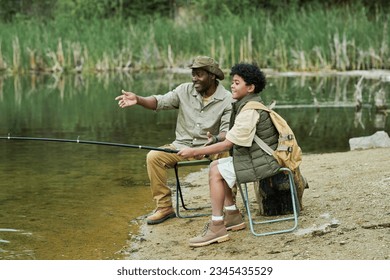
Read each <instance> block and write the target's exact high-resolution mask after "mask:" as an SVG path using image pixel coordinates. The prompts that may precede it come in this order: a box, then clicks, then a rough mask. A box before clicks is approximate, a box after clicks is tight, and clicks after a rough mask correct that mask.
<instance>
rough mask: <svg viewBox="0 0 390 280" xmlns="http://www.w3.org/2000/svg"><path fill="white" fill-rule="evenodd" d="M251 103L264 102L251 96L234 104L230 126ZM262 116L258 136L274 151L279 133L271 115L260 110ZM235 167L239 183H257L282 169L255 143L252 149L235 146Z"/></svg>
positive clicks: (258, 125) (257, 130)
mask: <svg viewBox="0 0 390 280" xmlns="http://www.w3.org/2000/svg"><path fill="white" fill-rule="evenodd" d="M249 101H259V102H262V100H261V98H260V95H258V94H250V95H248V96H245V97H244V98H243V99H241V100H239V101H237V102H236V103H234V104H233V111H232V117H231V120H230V126H231V127H232V126H233V125H234V120H235V119H236V116H237V115H238V114H239V113H240V111H241V109H242V108H243V107H244V106H245V104H246V103H247V102H249ZM258 112H259V114H260V119H259V122H258V123H257V127H256V134H257V136H259V137H260V138H261V139H263V141H264V142H265V143H267V144H268V146H270V147H271V148H272V149H276V146H277V145H278V138H279V133H278V131H277V130H276V128H275V126H274V125H273V123H272V121H271V118H270V116H269V113H268V112H266V111H263V110H258ZM232 156H233V165H234V170H235V173H236V176H237V183H239V184H241V183H248V182H255V181H258V180H261V179H264V178H267V177H270V176H272V175H274V174H276V173H277V171H278V170H279V168H280V167H281V166H280V165H279V164H278V162H277V161H276V159H275V158H274V157H273V156H270V155H268V154H267V153H266V152H264V151H263V150H262V149H261V148H260V147H259V146H258V145H257V144H256V143H255V142H253V144H252V146H251V147H242V146H238V145H234V146H233V150H232Z"/></svg>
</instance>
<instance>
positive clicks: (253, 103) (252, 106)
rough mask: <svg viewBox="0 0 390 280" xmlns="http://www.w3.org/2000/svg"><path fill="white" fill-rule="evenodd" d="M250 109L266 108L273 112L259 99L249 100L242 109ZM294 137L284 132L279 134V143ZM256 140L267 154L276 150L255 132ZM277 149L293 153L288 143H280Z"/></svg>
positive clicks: (265, 109)
mask: <svg viewBox="0 0 390 280" xmlns="http://www.w3.org/2000/svg"><path fill="white" fill-rule="evenodd" d="M249 109H255V110H259V109H261V110H264V111H267V112H268V113H271V111H272V110H271V109H270V108H268V107H267V106H265V105H264V104H263V103H261V102H258V101H249V102H248V103H247V104H245V106H244V107H243V108H242V110H241V111H244V110H249ZM292 139H294V135H293V134H287V135H282V134H279V143H280V142H281V141H286V140H292ZM254 141H255V142H256V144H257V145H259V147H260V148H262V149H263V151H264V152H266V153H267V154H269V155H272V154H273V152H274V150H272V149H271V147H270V146H268V145H267V144H266V143H265V142H264V141H263V140H262V139H261V138H260V137H259V136H257V135H256V134H255V138H254ZM276 150H278V151H286V152H289V153H291V152H292V147H288V146H286V145H280V144H279V145H278V147H277V148H276Z"/></svg>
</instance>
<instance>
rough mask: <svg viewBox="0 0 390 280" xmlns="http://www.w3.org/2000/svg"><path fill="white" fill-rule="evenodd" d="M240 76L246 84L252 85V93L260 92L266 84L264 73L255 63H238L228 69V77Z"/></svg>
mask: <svg viewBox="0 0 390 280" xmlns="http://www.w3.org/2000/svg"><path fill="white" fill-rule="evenodd" d="M234 75H238V76H240V77H241V78H242V79H243V80H244V81H245V83H246V84H247V85H254V86H255V90H254V93H259V92H261V91H262V90H263V89H264V88H265V85H266V84H267V82H266V79H265V75H264V73H263V72H262V71H261V70H260V68H259V67H258V66H257V65H256V64H255V63H252V64H250V63H238V64H236V65H234V66H233V67H232V69H231V71H230V77H233V76H234Z"/></svg>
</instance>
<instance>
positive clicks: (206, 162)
mask: <svg viewBox="0 0 390 280" xmlns="http://www.w3.org/2000/svg"><path fill="white" fill-rule="evenodd" d="M210 162H211V160H209V159H202V160H191V161H180V162H178V163H177V164H176V165H175V166H174V169H175V176H176V215H177V217H179V218H194V217H203V216H208V215H210V213H196V214H191V215H182V214H180V208H183V209H184V210H186V211H196V210H202V209H204V208H210V206H204V207H195V208H194V207H192V208H190V207H187V206H186V204H185V202H184V197H183V192H182V190H181V184H180V179H179V167H186V166H198V165H209V164H210ZM180 202H181V207H180Z"/></svg>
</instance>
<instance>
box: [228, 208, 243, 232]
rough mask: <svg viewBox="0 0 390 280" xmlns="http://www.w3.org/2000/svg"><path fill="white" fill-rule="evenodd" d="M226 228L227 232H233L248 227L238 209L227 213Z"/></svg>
mask: <svg viewBox="0 0 390 280" xmlns="http://www.w3.org/2000/svg"><path fill="white" fill-rule="evenodd" d="M225 226H226V230H232V231H236V230H241V229H244V228H245V227H246V225H245V222H244V220H243V218H242V215H241V213H240V211H239V210H238V209H237V210H226V211H225Z"/></svg>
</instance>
